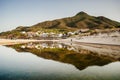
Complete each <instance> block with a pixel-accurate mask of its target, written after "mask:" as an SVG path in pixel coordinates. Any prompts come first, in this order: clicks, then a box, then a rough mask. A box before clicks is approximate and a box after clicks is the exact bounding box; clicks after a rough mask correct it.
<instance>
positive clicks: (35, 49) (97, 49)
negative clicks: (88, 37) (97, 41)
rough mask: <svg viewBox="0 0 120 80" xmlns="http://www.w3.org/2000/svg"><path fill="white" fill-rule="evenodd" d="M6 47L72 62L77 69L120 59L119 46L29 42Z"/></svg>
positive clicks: (55, 59)
mask: <svg viewBox="0 0 120 80" xmlns="http://www.w3.org/2000/svg"><path fill="white" fill-rule="evenodd" d="M7 47H12V48H14V49H15V50H16V51H18V52H30V53H33V54H34V55H37V56H39V57H42V58H45V59H50V60H54V61H59V62H63V63H68V64H72V65H74V66H75V67H76V68H77V69H79V70H83V69H85V68H87V67H89V66H93V65H97V66H103V65H106V64H108V63H111V62H114V61H119V60H120V54H119V53H120V50H119V46H105V45H91V44H87V45H86V44H85V45H79V44H71V43H70V44H69V43H64V44H63V43H57V42H47V43H46V42H39V43H38V42H37V43H32V42H31V43H26V44H16V45H9V46H7Z"/></svg>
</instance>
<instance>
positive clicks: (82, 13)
mask: <svg viewBox="0 0 120 80" xmlns="http://www.w3.org/2000/svg"><path fill="white" fill-rule="evenodd" d="M80 15H88V14H87V13H85V12H84V11H81V12H79V13H77V14H76V16H80Z"/></svg>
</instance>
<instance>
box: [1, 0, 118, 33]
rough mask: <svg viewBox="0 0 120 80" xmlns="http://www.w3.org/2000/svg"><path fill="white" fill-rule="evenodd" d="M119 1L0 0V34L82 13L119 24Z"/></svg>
mask: <svg viewBox="0 0 120 80" xmlns="http://www.w3.org/2000/svg"><path fill="white" fill-rule="evenodd" d="M119 4H120V0H0V32H3V31H8V30H12V29H15V28H16V27H18V26H32V25H34V24H37V23H39V22H43V21H46V20H54V19H59V18H64V17H70V16H74V15H76V14H77V13H78V12H80V11H84V12H86V13H88V14H89V15H92V16H105V17H107V18H109V19H112V20H116V21H118V22H120V5H119Z"/></svg>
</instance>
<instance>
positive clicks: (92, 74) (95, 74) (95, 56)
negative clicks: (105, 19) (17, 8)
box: [0, 42, 120, 80]
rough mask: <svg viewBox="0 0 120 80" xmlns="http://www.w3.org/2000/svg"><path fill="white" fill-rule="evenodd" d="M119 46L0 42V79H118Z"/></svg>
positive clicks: (119, 64)
mask: <svg viewBox="0 0 120 80" xmlns="http://www.w3.org/2000/svg"><path fill="white" fill-rule="evenodd" d="M119 48H120V47H119V46H106V45H91V44H84V45H83V44H78V43H77V44H72V43H56V42H47V43H46V42H42V43H41V42H39V43H26V44H16V45H8V46H0V80H120V62H119V60H120V50H119Z"/></svg>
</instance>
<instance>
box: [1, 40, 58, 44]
mask: <svg viewBox="0 0 120 80" xmlns="http://www.w3.org/2000/svg"><path fill="white" fill-rule="evenodd" d="M46 41H59V40H34V39H16V40H11V39H0V45H13V44H21V43H28V42H46Z"/></svg>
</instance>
